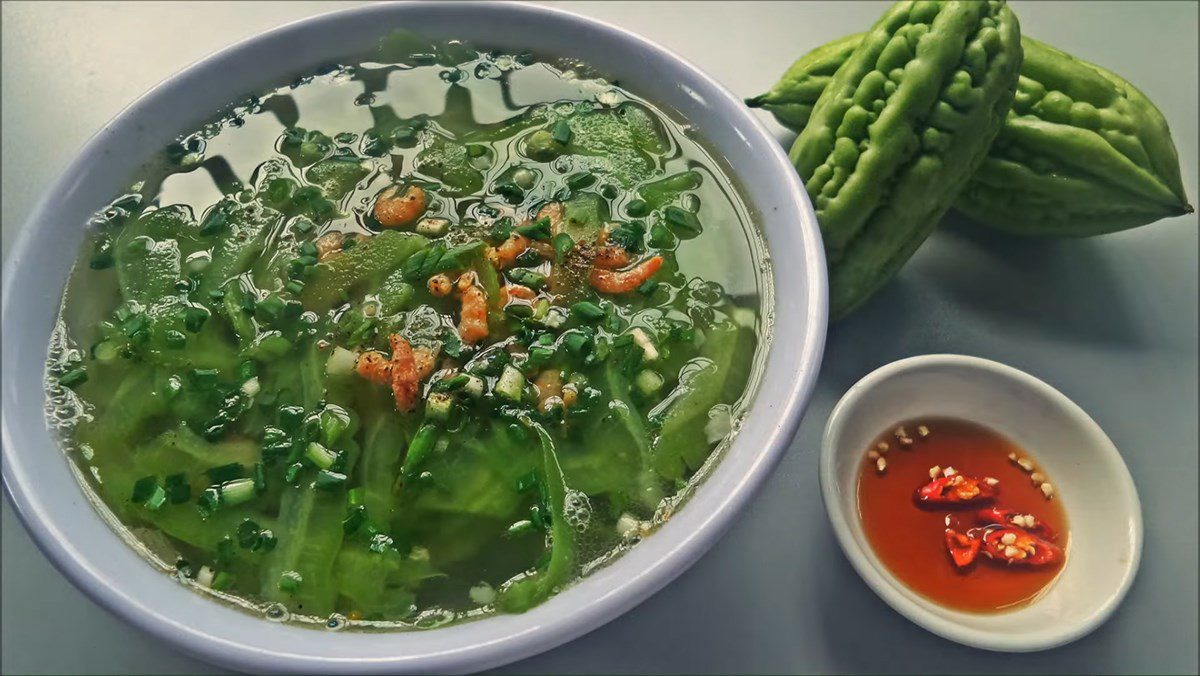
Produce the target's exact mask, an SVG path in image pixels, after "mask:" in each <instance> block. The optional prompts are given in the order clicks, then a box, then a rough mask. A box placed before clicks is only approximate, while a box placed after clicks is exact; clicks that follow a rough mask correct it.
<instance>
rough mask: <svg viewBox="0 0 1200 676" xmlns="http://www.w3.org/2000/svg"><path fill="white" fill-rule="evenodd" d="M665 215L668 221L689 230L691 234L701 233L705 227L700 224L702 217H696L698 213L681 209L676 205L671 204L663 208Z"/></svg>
mask: <svg viewBox="0 0 1200 676" xmlns="http://www.w3.org/2000/svg"><path fill="white" fill-rule="evenodd" d="M663 216H665V217H666V219H667V223H668V224H670V225H673V226H675V227H676V228H680V229H682V230H685V231H687V232H688V233H691V234H700V232H701V231H702V230H703V228H702V227H701V226H700V219H698V218H696V214H693V213H692V212H690V211H688V210H686V209H681V208H680V207H676V206H669V207H667V208H666V209H664V210H663Z"/></svg>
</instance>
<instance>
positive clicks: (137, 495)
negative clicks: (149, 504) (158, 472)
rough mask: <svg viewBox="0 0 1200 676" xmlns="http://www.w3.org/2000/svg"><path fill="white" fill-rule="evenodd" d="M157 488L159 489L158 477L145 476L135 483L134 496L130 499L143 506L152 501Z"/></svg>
mask: <svg viewBox="0 0 1200 676" xmlns="http://www.w3.org/2000/svg"><path fill="white" fill-rule="evenodd" d="M156 488H158V477H156V476H154V475H150V476H144V477H142V478H141V479H138V480H137V481H135V482H133V494H132V495H131V496H130V498H129V499H130V500H131V501H133V502H135V503H137V504H142V503H144V502H146V501H147V500H149V499H150V496H151V495H153V494H154V490H155V489H156Z"/></svg>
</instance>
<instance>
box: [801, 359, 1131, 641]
mask: <svg viewBox="0 0 1200 676" xmlns="http://www.w3.org/2000/svg"><path fill="white" fill-rule="evenodd" d="M947 366H948V367H954V368H958V369H964V370H972V369H973V370H977V371H986V372H989V373H990V374H992V375H993V376H998V377H1000V378H1005V379H1007V380H1009V381H1010V382H1013V383H1016V384H1018V385H1019V386H1021V387H1023V388H1026V389H1028V390H1034V391H1037V392H1038V393H1039V394H1040V395H1042V396H1045V397H1047V398H1049V399H1051V400H1054V401H1055V402H1057V403H1058V404H1060V405H1061V406H1062V407H1063V410H1065V411H1066V413H1067V415H1068V417H1069V418H1070V420H1071V421H1072V424H1075V425H1077V426H1078V427H1080V428H1082V429H1084V430H1086V431H1087V432H1088V433H1089V435H1090V436H1092V437H1093V438H1094V439H1096V440H1097V441H1098V442H1099V443H1097V444H1095V445H1094V446H1093V447H1092V448H1091V452H1093V453H1096V454H1098V455H1099V456H1100V457H1102V458H1103V459H1104V461H1105V463H1104V464H1105V467H1107V468H1108V470H1109V471H1110V472H1111V473H1112V474H1114V477H1115V479H1116V480H1117V482H1118V483H1119V484H1120V486H1121V489H1122V493H1123V494H1124V497H1126V498H1127V499H1128V502H1127V509H1128V510H1129V517H1130V523H1131V524H1132V525H1133V528H1132V529H1131V531H1130V539H1131V549H1132V556H1131V557H1130V559H1129V561H1128V563H1127V564H1126V566H1125V568H1124V570H1123V571H1122V574H1121V578H1120V581H1119V583H1118V586H1117V589H1116V590H1115V592H1114V593H1111V594H1109V595H1108V596H1107V597H1106V598H1105V600H1104V602H1103V603H1102V604H1101V605H1100V607H1099V608H1098V609H1097V610H1096V612H1094V613H1092V614H1091V615H1089V616H1087V617H1086V618H1083V619H1081V620H1080V621H1078V622H1074V623H1067V624H1063V625H1060V626H1058V627H1056V628H1055V629H1053V630H1041V631H1036V632H1028V633H1025V634H1015V635H1012V634H1001V633H989V632H987V631H985V630H982V629H977V628H974V627H972V626H970V625H967V624H960V623H956V622H954V621H952V620H950V619H948V618H945V617H940V616H938V615H937V614H935V613H934V612H932V611H931V610H929V609H928V608H925V607H923V606H921V605H918V604H917V603H916V602H914V601H913V600H912V599H911V598H909V596H908V595H907V594H906V593H904V590H905V589H906V587H905V585H904V583H902V582H900V581H899V580H897V579H896V577H895V576H894V575H893V574H892V573H891V572H890V571H886V570H881V569H880V568H879V567H878V566H875V565H873V564H872V563H871V561H870V560H869V559H868V557H867V555H866V553H865V552H864V546H863V545H862V544H861V543H860V542H859V541H858V540H857V539H856V538H855V537H854V535H853V532H852V529H851V526H850V523H851V519H854V518H857V517H856V516H855V515H850V514H847V512H846V510H844V509H843V508H842V501H841V500H840V499H839V490H838V487H839V481H838V478H837V470H836V467H835V465H836V463H835V461H834V460H835V457H837V456H838V454H839V453H844V452H845V451H841V450H840V449H839V447H838V443H839V442H840V436H841V431H842V429H843V426H844V423H845V419H846V418H847V416H848V415H849V414H850V411H851V410H852V409H853V408H854V407H855V406H857V405H858V402H859V400H860V399H861V398H862V397H863V396H865V394H866V393H867V392H869V391H871V390H872V389H873V388H875V387H876V386H877V385H879V384H880V383H882V382H884V381H886V380H889V379H891V378H893V377H896V376H898V375H901V374H904V373H909V372H913V371H919V370H923V369H926V368H931V367H933V368H936V367H947ZM818 472H819V476H820V483H821V499H822V501H823V502H824V503H825V510H826V515H827V516H828V518H829V521H830V525H831V526H832V528H833V531H834V535H835V536H836V537H837V541H838V545H840V546H841V549H842V552H843V554H845V556H846V558H847V559H848V560H849V561H850V564H851V565H852V566H853V567H854V570H855V572H857V573H858V575H859V577H861V578H862V579H863V581H864V582H866V583H867V586H869V587H870V588H871V589H872V590H873V591H874V592H875V593H876V594H877V595H878V596H879V597H880V598H881V599H883V601H884V602H885V603H887V604H888V605H889V606H891V607H892V609H893V610H895V611H896V612H898V613H900V614H901V615H903V616H904V617H906V618H908V619H909V620H910V621H912V622H913V623H915V624H917V625H918V626H920V627H922V628H924V629H926V630H928V631H930V632H932V633H934V634H937V635H938V636H941V637H942V638H945V639H948V640H951V641H954V642H956V643H962V644H964V645H968V646H971V647H974V648H981V649H984V650H992V651H996V652H1034V651H1039V650H1048V649H1050V648H1056V647H1058V646H1061V645H1065V644H1067V643H1071V642H1072V641H1076V640H1078V639H1080V638H1083V637H1084V636H1086V635H1088V634H1089V633H1091V632H1092V631H1094V630H1095V629H1096V628H1098V627H1099V626H1100V625H1102V624H1103V623H1104V622H1105V621H1107V620H1108V618H1109V617H1111V616H1112V614H1113V613H1114V612H1116V609H1117V608H1118V607H1119V606H1120V605H1121V602H1122V601H1123V600H1124V599H1125V595H1126V594H1127V593H1128V592H1129V589H1130V587H1131V586H1132V585H1133V580H1134V578H1135V577H1136V576H1137V571H1138V568H1139V567H1140V565H1141V558H1142V545H1143V537H1144V534H1143V523H1142V508H1141V500H1140V499H1139V497H1138V493H1137V486H1136V485H1135V484H1134V482H1133V476H1132V475H1131V474H1130V473H1129V468H1128V466H1126V465H1125V461H1124V459H1123V458H1122V457H1121V454H1120V452H1119V451H1118V450H1117V447H1116V445H1114V444H1113V443H1112V440H1111V439H1109V437H1108V435H1107V434H1105V432H1104V430H1103V429H1102V428H1101V427H1100V425H1099V423H1097V422H1096V421H1095V420H1094V419H1093V418H1092V417H1091V416H1090V415H1088V413H1087V412H1086V411H1084V410H1083V408H1081V407H1080V406H1079V405H1078V404H1076V403H1075V402H1074V401H1073V400H1071V399H1070V398H1069V397H1067V395H1065V394H1063V393H1062V392H1060V391H1059V390H1058V389H1056V388H1054V387H1053V386H1051V385H1050V384H1048V383H1046V382H1045V381H1043V380H1041V379H1039V378H1037V377H1036V376H1033V375H1031V374H1029V373H1026V372H1025V371H1022V370H1020V369H1018V368H1016V367H1013V366H1009V365H1007V364H1003V363H1001V362H998V361H993V360H990V359H984V358H982V357H973V356H968V355H960V354H927V355H917V356H913V357H907V358H904V359H899V360H897V361H894V362H891V363H888V364H885V365H883V366H881V367H879V368H877V369H875V370H874V371H872V372H871V373H869V374H867V375H866V376H864V377H863V378H862V379H861V380H859V381H858V382H857V383H855V384H854V385H853V386H851V387H850V389H848V390H847V391H846V393H845V394H844V395H842V398H841V399H839V400H838V403H837V404H836V405H835V406H834V408H833V411H832V413H830V415H829V420H828V422H827V423H826V425H825V430H824V433H823V435H822V440H821V452H820V462H819V467H818ZM1034 603H1035V604H1036V603H1037V602H1036V601H1035V602H1034ZM1015 612H1020V610H1017V611H1015Z"/></svg>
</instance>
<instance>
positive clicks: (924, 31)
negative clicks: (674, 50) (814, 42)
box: [790, 0, 1021, 319]
mask: <svg viewBox="0 0 1200 676" xmlns="http://www.w3.org/2000/svg"><path fill="white" fill-rule="evenodd" d="M1020 65H1021V46H1020V29H1019V27H1018V24H1017V19H1016V16H1015V15H1014V14H1013V13H1012V11H1011V10H1010V9H1009V8H1008V7H1007V6H1006V5H1005V4H1004V3H1003V2H1001V1H998V0H991V1H988V2H970V1H950V2H900V3H897V4H896V5H894V6H893V7H892V8H891V9H890V10H888V12H887V13H886V14H884V15H883V17H882V18H881V19H880V20H879V21H878V22H876V24H875V25H874V26H873V27H872V28H871V30H870V31H869V32H867V34H866V35H865V37H864V38H863V41H862V43H861V44H860V45H859V46H858V47H857V48H856V49H855V50H854V52H853V53H852V54H851V55H850V57H849V58H848V59H847V60H846V63H844V64H843V65H842V66H841V67H840V68H838V70H837V72H836V73H835V74H834V75H833V78H832V79H831V80H830V82H829V85H828V86H827V87H826V89H825V91H824V92H823V93H822V94H821V96H820V98H819V99H818V100H817V102H816V104H815V106H814V108H813V111H812V115H811V117H810V119H809V123H808V125H807V126H805V128H804V131H802V132H801V133H800V136H799V138H797V139H796V143H795V144H794V145H793V146H792V149H791V153H790V157H791V159H792V162H793V163H794V164H795V165H796V169H797V170H798V171H799V173H800V177H801V178H802V179H803V180H804V183H805V188H806V189H807V190H808V193H809V195H810V196H811V197H812V200H813V204H814V207H815V208H816V212H817V221H818V222H819V224H820V226H821V233H822V236H823V237H824V241H825V250H826V258H827V262H828V265H829V295H830V298H829V302H830V315H831V316H832V317H833V318H835V319H836V318H838V317H841V316H844V315H845V314H846V313H848V312H849V311H851V310H853V309H854V308H855V307H857V306H859V305H860V304H861V303H862V302H864V301H865V300H866V299H867V298H868V297H870V295H871V294H872V293H874V292H875V291H876V290H877V289H879V287H881V286H882V285H883V284H884V283H885V282H886V281H887V280H888V279H890V278H891V277H892V276H893V275H894V274H895V273H896V271H897V270H899V269H900V266H901V265H903V264H904V262H905V261H907V260H908V258H909V257H910V256H911V255H912V254H913V252H914V251H916V249H917V247H918V246H920V244H921V242H923V241H924V240H925V238H926V237H927V236H928V235H929V233H930V232H931V231H932V230H933V228H934V226H935V225H936V223H937V221H938V220H939V219H940V218H941V216H942V214H943V213H945V211H946V210H947V209H948V208H949V207H950V203H951V201H952V200H953V199H954V197H955V195H957V194H958V192H959V191H960V190H961V189H962V187H963V184H964V183H965V182H966V180H967V179H968V178H969V177H970V176H971V174H972V173H973V172H974V171H975V169H976V168H977V167H978V166H979V163H980V162H981V161H982V160H983V157H984V155H985V153H986V152H987V148H988V146H989V145H990V144H991V142H992V139H993V138H994V137H995V135H996V133H997V132H998V131H999V129H1000V126H1001V124H1002V123H1003V121H1004V117H1005V115H1006V114H1007V113H1008V110H1009V107H1010V106H1011V104H1012V99H1013V92H1014V89H1015V87H1016V83H1017V71H1018V69H1019V67H1020Z"/></svg>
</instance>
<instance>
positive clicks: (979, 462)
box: [858, 417, 1068, 612]
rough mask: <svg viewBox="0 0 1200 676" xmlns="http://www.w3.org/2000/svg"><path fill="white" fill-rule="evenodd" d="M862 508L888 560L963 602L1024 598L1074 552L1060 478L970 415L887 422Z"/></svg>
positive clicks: (930, 592)
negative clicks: (1057, 487)
mask: <svg viewBox="0 0 1200 676" xmlns="http://www.w3.org/2000/svg"><path fill="white" fill-rule="evenodd" d="M881 461H882V462H881ZM955 477H960V479H956V478H955ZM973 481H978V483H979V484H980V486H979V487H978V488H976V487H972V486H971V482H973ZM955 482H958V483H957V484H956V483H955ZM1043 485H1045V486H1046V488H1045V489H1043V488H1042V486H1043ZM960 490H963V491H964V492H961V493H959V492H957V491H960ZM933 496H937V497H933ZM858 510H859V514H860V517H861V518H862V525H863V532H864V533H865V534H866V536H867V541H868V542H870V543H871V548H872V549H873V550H874V551H875V554H876V555H877V556H878V557H879V559H880V560H881V561H882V562H883V564H884V565H885V566H887V567H888V569H889V570H891V571H892V573H893V574H894V575H895V576H896V577H897V578H899V579H900V580H901V581H902V582H904V584H906V585H908V587H909V588H910V589H912V590H913V591H916V592H917V593H919V594H921V595H922V596H925V597H927V598H929V599H930V600H932V601H935V602H937V603H939V604H941V605H943V606H946V607H948V608H954V609H956V610H966V611H972V612H998V611H1003V610H1010V609H1013V608H1017V607H1020V606H1022V605H1025V604H1027V603H1029V602H1031V601H1033V600H1035V599H1037V598H1038V597H1039V596H1040V595H1041V594H1042V593H1043V592H1044V591H1045V590H1046V588H1048V587H1049V586H1050V584H1051V583H1053V582H1054V580H1055V579H1056V578H1057V577H1058V574H1059V573H1060V572H1061V571H1062V566H1063V564H1064V563H1065V561H1066V550H1067V543H1068V530H1067V518H1066V513H1065V512H1064V510H1063V508H1062V502H1061V500H1059V499H1057V496H1056V495H1055V494H1054V492H1053V487H1052V485H1051V484H1050V483H1049V482H1048V480H1047V479H1046V477H1044V476H1043V475H1042V473H1041V472H1040V471H1039V469H1038V467H1037V465H1036V464H1035V462H1034V460H1033V459H1032V457H1031V456H1030V455H1029V454H1028V453H1027V452H1026V451H1025V450H1024V449H1022V448H1021V447H1020V446H1018V445H1017V444H1015V443H1014V442H1013V441H1011V440H1010V439H1008V438H1007V437H1005V436H1003V435H1001V434H1000V433H998V432H996V431H995V430H992V429H990V428H987V427H984V426H982V425H979V424H976V423H973V422H970V421H967V420H960V419H957V418H935V417H930V418H924V419H920V420H909V421H904V422H902V423H900V424H898V425H896V426H894V427H893V428H892V429H889V430H887V431H885V432H883V433H882V434H881V435H880V436H879V437H878V438H876V439H875V441H874V442H872V447H871V450H870V451H868V457H867V458H866V460H865V462H864V463H863V465H862V470H861V472H860V474H859V480H858ZM1027 518H1028V521H1026V519H1027ZM1010 545H1011V546H1010ZM1009 559H1012V560H1009Z"/></svg>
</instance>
